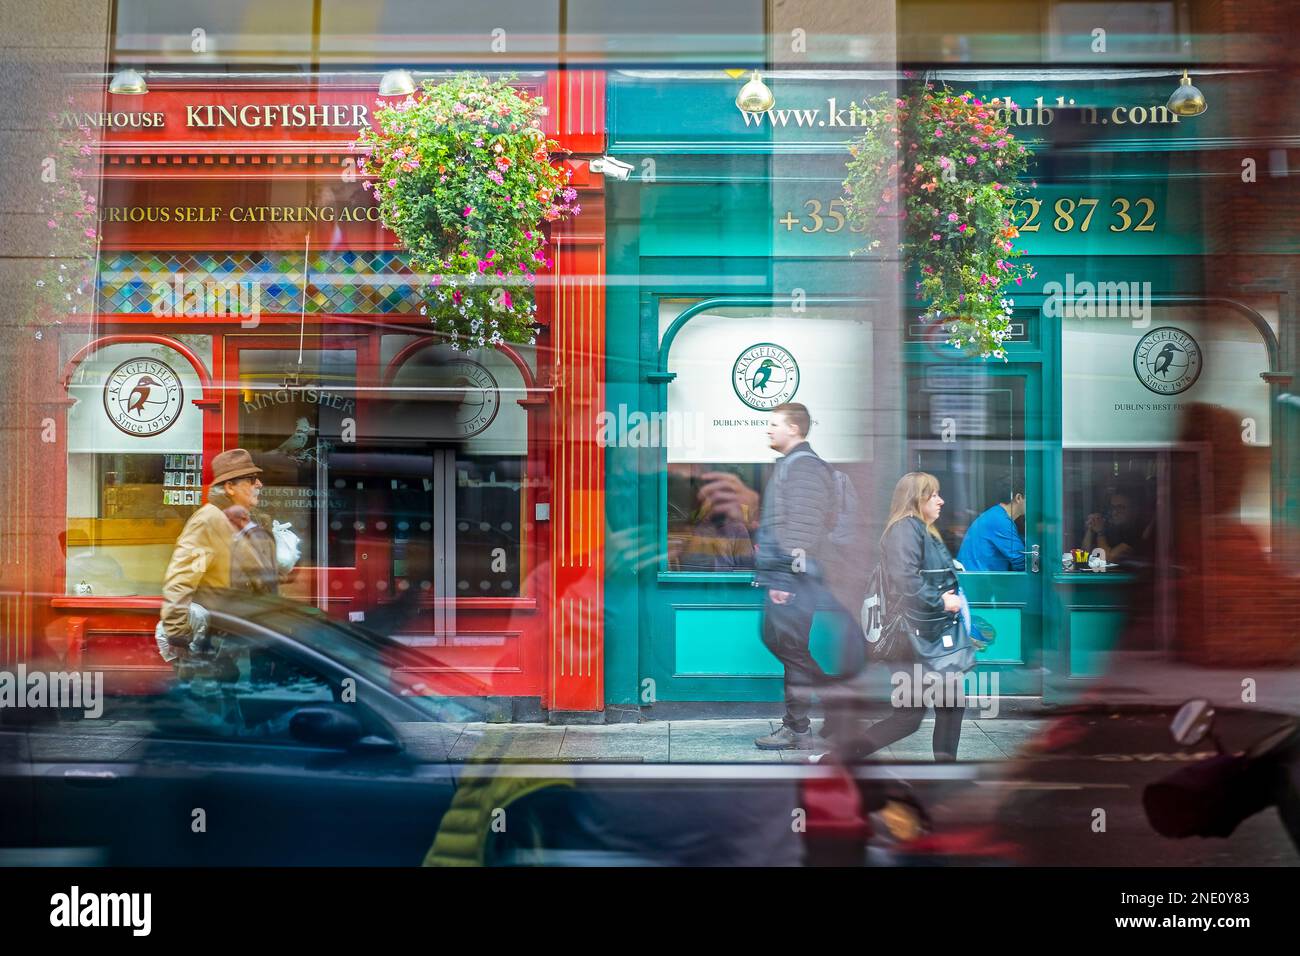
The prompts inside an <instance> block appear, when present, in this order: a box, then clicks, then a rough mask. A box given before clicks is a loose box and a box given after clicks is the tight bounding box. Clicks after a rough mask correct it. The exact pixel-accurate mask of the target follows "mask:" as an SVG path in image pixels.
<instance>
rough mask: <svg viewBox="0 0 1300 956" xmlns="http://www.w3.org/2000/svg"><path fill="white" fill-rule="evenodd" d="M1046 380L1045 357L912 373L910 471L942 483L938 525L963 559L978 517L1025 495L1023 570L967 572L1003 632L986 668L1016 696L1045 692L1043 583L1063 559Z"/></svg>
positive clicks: (940, 365)
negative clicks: (1058, 542) (1057, 527)
mask: <svg viewBox="0 0 1300 956" xmlns="http://www.w3.org/2000/svg"><path fill="white" fill-rule="evenodd" d="M1044 382H1045V373H1044V368H1043V366H1042V365H1041V364H1039V363H1036V362H1035V363H1016V362H1011V363H1006V364H1003V363H995V362H987V363H973V362H970V361H962V362H954V363H946V362H926V363H918V364H914V365H911V366H909V370H908V374H907V439H908V441H907V448H908V452H907V454H908V467H909V469H911V470H915V471H926V472H929V473H931V474H933V475H935V476H936V477H937V478H938V479H939V484H940V495H941V496H942V497H943V499H944V506H943V512H942V515H941V517H940V519H939V522H938V527H939V531H940V533H941V534H942V535H943V537H944V541H945V542H946V543H947V545H948V547H949V549H950V550H951V551H952V553H953V555H954V557H956V556H957V555H958V554H959V552H960V548H961V544H962V542H963V540H965V537H966V533H967V530H968V529H969V527H970V525H971V523H972V522H974V521H975V519H976V518H978V517H979V516H980V515H981V514H983V513H984V512H986V511H988V510H989V509H991V508H997V507H999V506H1000V504H1001V503H1003V502H1009V501H1010V499H1011V498H1012V496H1013V495H1014V494H1015V493H1016V492H1019V491H1023V493H1024V495H1025V513H1024V515H1023V517H1022V518H1020V519H1019V520H1018V521H1017V528H1018V533H1019V535H1020V538H1021V540H1022V541H1023V542H1024V543H1023V545H1022V546H1021V547H1020V548H1019V549H1018V550H1020V551H1022V552H1026V553H1024V554H1023V557H1024V559H1025V563H1024V570H980V571H969V572H967V573H963V574H962V575H961V582H962V586H963V587H964V588H965V590H966V593H967V596H968V598H969V600H970V602H971V605H972V609H973V611H974V613H975V615H977V616H978V617H979V618H982V619H983V621H984V623H986V624H987V625H989V626H991V627H992V629H993V631H994V632H995V634H996V639H995V640H994V642H993V643H992V644H991V645H990V646H989V647H988V648H987V649H986V650H984V651H983V652H981V654H980V668H979V671H981V672H985V673H990V674H997V680H998V686H997V692H998V693H1001V694H1009V695H1033V696H1037V695H1040V694H1041V693H1042V667H1043V646H1044V633H1045V628H1046V627H1047V619H1048V615H1046V614H1045V608H1046V605H1045V585H1044V582H1045V581H1048V580H1050V578H1051V572H1052V569H1053V567H1054V566H1056V565H1058V564H1059V560H1060V558H1059V555H1058V554H1057V553H1056V552H1055V550H1054V549H1055V546H1056V545H1055V538H1056V535H1055V534H1053V533H1052V528H1053V527H1054V524H1055V522H1054V519H1053V517H1052V510H1053V509H1052V507H1051V502H1052V500H1054V498H1053V497H1052V496H1053V495H1054V490H1053V486H1054V482H1051V481H1050V480H1049V475H1051V474H1053V473H1054V471H1053V463H1052V461H1051V460H1049V459H1054V457H1055V453H1054V451H1053V448H1054V447H1055V445H1054V442H1053V438H1054V434H1055V431H1056V429H1055V427H1054V423H1055V410H1054V403H1053V402H1051V401H1050V400H1049V399H1048V396H1046V395H1045V393H1044ZM993 516H994V517H999V518H1000V517H1001V516H999V515H996V513H995V514H994V515H993ZM1049 535H1050V537H1049ZM1035 550H1036V551H1037V552H1038V553H1037V555H1035V554H1034V552H1035Z"/></svg>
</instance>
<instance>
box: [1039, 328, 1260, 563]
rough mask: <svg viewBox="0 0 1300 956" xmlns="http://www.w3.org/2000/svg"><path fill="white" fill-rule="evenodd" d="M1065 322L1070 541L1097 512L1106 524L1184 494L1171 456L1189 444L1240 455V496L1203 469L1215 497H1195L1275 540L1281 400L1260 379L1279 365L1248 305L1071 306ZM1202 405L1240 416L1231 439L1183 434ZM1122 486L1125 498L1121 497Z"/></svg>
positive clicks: (1223, 456)
mask: <svg viewBox="0 0 1300 956" xmlns="http://www.w3.org/2000/svg"><path fill="white" fill-rule="evenodd" d="M1061 322H1062V336H1063V338H1062V348H1061V353H1062V377H1061V382H1062V415H1061V423H1062V444H1063V446H1064V448H1065V450H1066V451H1065V462H1066V469H1065V481H1064V484H1063V488H1064V491H1065V494H1066V500H1065V512H1064V515H1065V521H1066V526H1065V529H1064V533H1065V536H1066V541H1067V544H1068V545H1069V546H1072V547H1081V546H1082V542H1083V540H1084V530H1083V528H1084V525H1085V524H1086V522H1087V518H1088V516H1089V515H1101V516H1102V519H1099V518H1096V517H1094V518H1093V522H1092V523H1093V525H1098V524H1099V523H1100V521H1101V520H1103V519H1104V517H1105V515H1106V512H1107V511H1110V510H1114V509H1115V508H1116V507H1117V506H1118V508H1119V509H1120V510H1121V511H1126V512H1131V511H1132V510H1133V509H1136V510H1137V511H1138V512H1140V513H1141V514H1142V515H1144V516H1147V517H1149V516H1150V514H1151V513H1152V512H1153V511H1155V510H1157V506H1158V504H1159V502H1161V501H1163V500H1164V499H1166V498H1170V497H1171V496H1172V492H1171V488H1170V484H1171V482H1174V481H1175V478H1174V477H1173V473H1172V472H1169V471H1168V469H1170V468H1172V467H1173V465H1174V464H1176V459H1175V458H1174V457H1171V456H1174V455H1175V454H1176V453H1189V454H1197V455H1202V456H1208V457H1207V458H1206V461H1207V462H1209V463H1210V464H1207V465H1206V467H1210V465H1212V464H1213V463H1214V462H1222V461H1227V462H1230V463H1231V468H1230V469H1229V471H1230V472H1231V474H1232V475H1233V476H1234V482H1233V484H1234V487H1233V489H1232V496H1231V497H1232V500H1231V501H1218V502H1214V501H1212V500H1211V498H1210V497H1209V496H1210V495H1212V494H1214V493H1215V492H1214V490H1213V489H1212V488H1211V487H1209V482H1208V480H1205V481H1201V480H1200V479H1198V481H1199V482H1200V485H1201V487H1200V493H1201V494H1202V495H1203V496H1204V500H1203V501H1202V502H1201V503H1199V504H1187V505H1185V506H1184V507H1190V508H1194V509H1195V510H1197V511H1203V512H1205V513H1207V514H1208V513H1216V514H1227V515H1230V516H1231V517H1233V518H1234V519H1236V520H1239V521H1241V522H1242V523H1243V524H1246V525H1248V526H1250V527H1251V529H1252V531H1253V532H1254V533H1255V534H1256V536H1257V537H1258V538H1259V539H1260V541H1261V543H1262V544H1264V545H1265V546H1267V545H1268V543H1269V522H1270V501H1271V494H1272V492H1271V471H1270V461H1271V447H1270V430H1271V423H1270V418H1271V409H1270V406H1269V392H1268V384H1267V383H1266V382H1265V381H1264V380H1263V379H1261V378H1260V373H1261V372H1263V371H1266V370H1267V369H1268V367H1269V365H1268V351H1267V348H1266V346H1265V344H1264V341H1263V339H1262V337H1261V333H1260V331H1259V330H1258V329H1256V328H1255V327H1254V325H1253V324H1252V323H1251V322H1250V321H1248V319H1247V318H1246V317H1245V316H1244V315H1242V314H1241V313H1240V312H1237V311H1235V310H1227V309H1220V308H1212V307H1209V306H1204V307H1182V308H1168V307H1159V306H1151V307H1150V314H1149V316H1148V317H1147V319H1146V320H1145V321H1142V322H1134V321H1132V320H1131V319H1129V318H1128V317H1123V318H1107V317H1094V318H1074V317H1070V316H1066V317H1065V318H1063V319H1062V320H1061ZM1198 405H1202V406H1209V407H1210V408H1213V409H1216V410H1218V411H1219V412H1221V413H1222V415H1224V416H1226V418H1227V419H1228V420H1230V421H1231V422H1233V423H1234V424H1235V426H1236V427H1235V429H1234V430H1233V432H1232V434H1231V436H1229V437H1230V440H1224V441H1221V442H1220V445H1221V447H1217V448H1190V447H1188V448H1184V447H1182V445H1181V444H1180V441H1179V436H1180V434H1181V432H1182V429H1183V427H1184V425H1185V423H1186V421H1187V416H1188V415H1189V414H1191V413H1192V411H1193V409H1194V408H1195V407H1196V406H1198ZM1214 467H1221V465H1214ZM1193 473H1195V471H1193ZM1178 480H1181V479H1178ZM1117 489H1118V490H1121V491H1122V492H1123V494H1122V495H1121V498H1120V499H1115V498H1114V495H1115V494H1116V491H1117ZM1222 490H1223V489H1219V491H1220V492H1222ZM1167 520H1168V521H1172V522H1179V521H1181V520H1182V516H1180V515H1179V514H1171V515H1169V517H1168V519H1167ZM1160 527H1161V522H1160V521H1157V524H1156V526H1155V529H1154V530H1153V535H1154V536H1155V537H1154V538H1151V537H1149V538H1148V545H1150V543H1151V542H1152V541H1155V542H1156V543H1159V540H1160V539H1159V531H1160ZM1143 530H1145V525H1144V526H1143ZM1094 537H1095V535H1094Z"/></svg>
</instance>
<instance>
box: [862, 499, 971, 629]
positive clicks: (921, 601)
mask: <svg viewBox="0 0 1300 956" xmlns="http://www.w3.org/2000/svg"><path fill="white" fill-rule="evenodd" d="M880 548H881V556H882V558H883V560H884V566H885V577H886V587H888V588H889V596H890V598H891V600H892V601H896V602H899V604H900V605H901V609H902V611H903V614H904V615H905V616H906V617H907V619H908V620H909V621H911V622H912V624H913V625H915V626H916V627H918V628H920V629H921V631H922V633H923V634H926V635H927V636H928V634H929V631H930V629H931V628H937V627H939V626H942V624H943V623H944V622H945V621H946V620H947V619H948V613H947V612H946V611H944V608H943V595H944V592H945V591H951V590H953V589H954V588H956V587H957V583H958V582H957V572H956V571H955V570H954V568H953V566H952V554H951V553H950V552H949V551H948V546H947V545H945V544H944V543H943V541H942V540H941V539H939V538H937V537H935V536H934V535H932V534H930V533H929V532H928V531H926V530H925V522H923V521H922V520H921V519H920V518H918V517H916V516H915V515H911V516H909V517H907V518H904V519H903V520H902V521H899V522H898V523H897V524H895V525H893V526H892V527H891V528H890V529H889V530H888V531H886V532H885V535H884V537H883V538H881V540H880Z"/></svg>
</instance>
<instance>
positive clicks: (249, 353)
mask: <svg viewBox="0 0 1300 956" xmlns="http://www.w3.org/2000/svg"><path fill="white" fill-rule="evenodd" d="M300 355H301V362H300V361H299V358H300ZM238 361H239V371H238V388H239V396H238V399H239V412H238V421H239V426H238V436H237V437H238V444H239V446H240V447H243V448H247V449H248V450H249V452H251V453H252V455H253V459H254V460H255V461H256V462H257V464H258V466H259V467H261V468H262V470H263V474H262V476H261V478H262V482H263V485H264V486H265V487H264V488H263V489H262V495H261V501H260V505H261V508H262V509H263V511H264V512H265V519H269V520H273V521H281V522H287V523H288V524H290V525H292V527H293V530H294V532H295V533H296V534H297V535H298V537H299V539H300V540H301V546H302V555H301V559H300V561H299V565H300V567H352V566H354V565H355V563H356V538H357V530H358V527H357V526H358V524H359V523H360V521H361V519H362V514H363V509H362V508H361V507H359V502H358V496H359V494H360V493H361V492H362V491H363V490H364V489H359V488H357V487H356V485H355V484H354V483H349V482H348V481H346V480H345V479H344V478H342V477H341V476H338V475H335V474H334V472H333V468H332V463H331V458H332V455H333V454H334V452H335V450H336V449H343V448H346V447H347V446H346V444H345V442H344V433H345V430H346V431H347V432H348V437H349V439H350V440H351V441H355V440H356V439H355V433H356V432H357V431H359V432H360V433H361V434H363V435H364V433H365V432H364V425H363V423H362V422H361V416H360V413H359V411H358V405H357V396H356V381H357V353H356V351H355V350H354V349H348V348H310V347H309V348H306V349H304V350H303V351H302V352H301V353H300V352H299V350H298V348H297V347H294V348H283V349H281V348H272V349H266V348H243V349H241V350H240V351H239V353H238ZM232 444H233V443H232Z"/></svg>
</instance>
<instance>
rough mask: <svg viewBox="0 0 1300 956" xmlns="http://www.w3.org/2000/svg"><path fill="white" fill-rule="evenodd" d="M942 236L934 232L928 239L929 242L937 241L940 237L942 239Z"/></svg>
mask: <svg viewBox="0 0 1300 956" xmlns="http://www.w3.org/2000/svg"><path fill="white" fill-rule="evenodd" d="M942 238H943V236H941V235H939V234H938V233H937V232H936V233H935V234H934V235H932V236H931V237H930V241H931V242H938V241H939V240H940V239H942Z"/></svg>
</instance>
